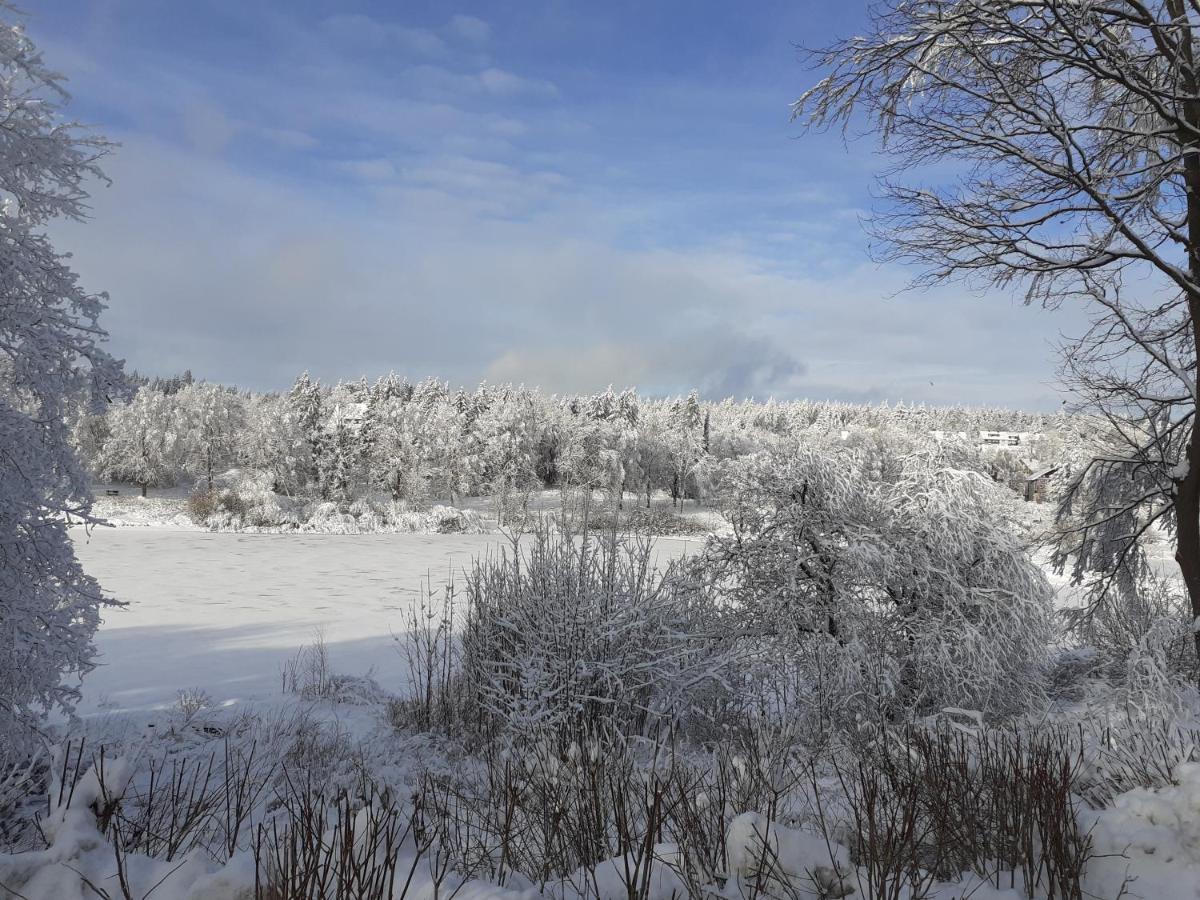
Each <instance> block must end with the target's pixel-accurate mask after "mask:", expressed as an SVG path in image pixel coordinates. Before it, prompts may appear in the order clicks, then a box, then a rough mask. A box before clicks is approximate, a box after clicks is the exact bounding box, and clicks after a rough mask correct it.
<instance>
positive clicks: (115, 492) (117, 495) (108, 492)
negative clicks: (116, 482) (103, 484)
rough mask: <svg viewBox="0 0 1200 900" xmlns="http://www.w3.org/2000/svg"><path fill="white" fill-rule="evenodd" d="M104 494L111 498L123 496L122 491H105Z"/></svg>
mask: <svg viewBox="0 0 1200 900" xmlns="http://www.w3.org/2000/svg"><path fill="white" fill-rule="evenodd" d="M104 493H106V494H107V495H108V496H110V497H119V496H120V495H121V492H120V491H105V492H104Z"/></svg>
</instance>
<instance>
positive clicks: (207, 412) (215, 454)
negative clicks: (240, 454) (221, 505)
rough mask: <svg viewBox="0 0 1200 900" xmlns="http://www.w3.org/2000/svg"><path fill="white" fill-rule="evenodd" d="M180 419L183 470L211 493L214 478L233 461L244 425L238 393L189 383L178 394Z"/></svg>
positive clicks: (207, 385) (207, 384) (213, 385)
mask: <svg viewBox="0 0 1200 900" xmlns="http://www.w3.org/2000/svg"><path fill="white" fill-rule="evenodd" d="M175 401H176V403H177V404H178V409H179V415H180V418H181V422H180V425H181V428H180V435H181V443H182V447H181V448H180V453H181V456H182V459H183V465H184V470H185V471H186V472H187V473H188V474H189V475H191V476H192V477H194V478H203V479H205V483H206V484H207V486H208V489H209V490H210V491H211V490H212V487H213V476H214V475H216V474H217V473H219V472H220V471H221V470H222V469H224V468H226V467H228V466H229V465H230V464H231V463H232V462H233V458H234V452H235V450H236V448H237V439H238V436H239V435H240V434H241V430H242V428H243V426H244V424H245V415H244V412H245V411H244V408H243V404H242V402H241V399H240V398H239V397H238V396H237V394H235V393H233V392H232V391H230V390H229V389H227V388H224V387H221V386H220V385H217V384H209V383H207V382H202V383H199V384H189V385H188V386H187V387H185V388H183V389H182V390H180V391H179V392H178V393H177V394H175Z"/></svg>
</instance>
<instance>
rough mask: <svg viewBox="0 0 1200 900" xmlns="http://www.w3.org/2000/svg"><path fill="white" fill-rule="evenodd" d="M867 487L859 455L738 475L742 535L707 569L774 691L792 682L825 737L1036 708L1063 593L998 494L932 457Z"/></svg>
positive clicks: (721, 547)
mask: <svg viewBox="0 0 1200 900" xmlns="http://www.w3.org/2000/svg"><path fill="white" fill-rule="evenodd" d="M870 476H871V470H870V467H869V465H867V466H865V465H864V459H863V457H861V456H859V455H856V454H852V453H849V452H847V453H844V454H839V455H833V454H829V453H822V452H815V451H811V450H802V451H799V452H796V453H794V454H790V455H787V456H766V455H762V456H755V457H751V458H749V459H747V460H740V461H734V462H731V463H728V464H727V471H726V472H725V473H724V477H723V478H722V483H723V485H724V490H725V498H724V499H725V505H726V510H727V513H726V514H727V516H728V518H729V520H730V523H731V525H732V529H733V530H732V533H731V534H729V535H716V536H713V537H711V538H710V539H709V541H708V544H707V547H706V549H705V552H704V553H703V555H702V556H701V558H700V559H699V560H698V561H697V563H696V566H697V572H698V573H699V575H700V576H701V577H702V578H703V579H704V580H705V582H706V583H707V584H708V586H709V588H710V589H711V590H713V591H715V592H716V594H717V596H719V597H720V598H721V599H723V600H724V601H725V602H727V603H729V604H731V605H733V606H735V607H736V608H737V610H738V613H739V620H740V621H741V623H742V629H741V630H742V633H743V634H744V635H745V637H746V639H747V640H749V641H753V642H754V643H755V646H756V648H757V649H758V650H759V653H760V658H761V659H762V660H763V663H762V664H763V666H764V667H765V673H764V679H765V682H766V687H767V688H769V689H770V690H772V691H774V690H776V689H777V686H778V684H779V682H780V676H781V673H783V672H785V671H791V672H792V673H793V675H792V678H793V683H794V684H795V686H796V688H797V691H798V692H799V696H797V697H796V698H795V700H796V703H797V708H796V709H794V710H790V711H787V714H796V715H801V716H808V717H810V718H811V717H817V719H816V721H817V722H818V724H820V725H822V726H824V725H825V724H830V723H832V724H841V725H844V726H852V725H854V724H855V723H856V722H861V721H863V720H866V721H870V722H875V723H876V724H878V723H880V722H886V721H895V720H897V719H902V718H905V717H908V716H911V715H913V714H916V715H923V714H927V713H930V712H936V711H937V710H939V709H941V708H943V707H947V706H953V707H965V708H969V709H975V710H980V711H983V712H984V713H986V714H987V715H989V716H992V715H1002V714H1007V713H1012V712H1016V711H1019V710H1022V709H1025V708H1028V707H1029V705H1030V704H1032V703H1035V702H1037V701H1038V700H1039V698H1040V697H1041V695H1042V690H1043V688H1042V680H1043V662H1044V659H1045V653H1046V647H1047V643H1048V640H1049V638H1050V635H1051V610H1050V600H1051V589H1050V586H1049V584H1048V582H1047V581H1046V579H1045V577H1044V576H1043V574H1042V573H1041V571H1040V570H1039V569H1038V568H1037V567H1036V566H1035V565H1034V564H1033V563H1032V562H1031V560H1030V559H1029V557H1028V556H1027V554H1026V553H1025V552H1024V550H1023V548H1022V547H1021V546H1020V545H1019V543H1018V541H1017V540H1016V538H1015V537H1014V536H1013V535H1012V534H1011V533H1010V532H1009V531H1008V530H1007V529H1006V528H1005V526H1004V523H1003V522H1002V521H1001V520H999V518H998V516H997V515H996V514H995V512H994V508H995V506H996V505H997V502H998V501H997V499H996V494H995V492H996V491H998V490H1001V489H1000V488H997V487H996V486H995V485H993V484H992V483H991V482H990V481H989V480H988V479H986V478H985V477H984V476H981V475H978V474H976V473H971V472H964V471H961V470H956V469H945V468H941V467H940V466H939V465H938V461H937V459H936V458H933V459H930V458H924V457H914V458H910V459H909V460H906V461H905V464H904V466H903V467H901V469H900V471H898V472H896V473H894V474H893V475H892V477H891V478H890V479H889V480H887V481H879V480H873V479H872V478H871V477H870ZM772 660H775V661H774V662H772ZM785 678H786V676H785Z"/></svg>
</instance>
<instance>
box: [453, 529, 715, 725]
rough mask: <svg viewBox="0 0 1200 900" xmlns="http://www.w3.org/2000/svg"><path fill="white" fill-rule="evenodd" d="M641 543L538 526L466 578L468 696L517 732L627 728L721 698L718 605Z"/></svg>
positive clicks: (673, 718) (664, 721)
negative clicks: (658, 563)
mask: <svg viewBox="0 0 1200 900" xmlns="http://www.w3.org/2000/svg"><path fill="white" fill-rule="evenodd" d="M652 558H653V556H652V548H651V545H650V543H649V542H648V541H646V540H623V539H620V538H618V537H617V536H615V535H611V534H610V535H608V536H607V537H605V538H596V537H588V536H584V537H582V538H576V537H574V536H573V535H571V534H569V533H566V532H563V531H558V530H552V529H550V528H548V527H545V526H542V527H539V528H538V529H537V530H536V531H534V532H533V533H532V534H531V535H529V536H527V538H526V541H525V542H524V543H514V546H513V548H512V549H511V550H510V551H507V552H505V553H503V554H502V555H501V556H500V557H499V558H497V559H487V560H483V561H477V562H476V564H475V566H474V568H473V569H472V570H471V571H470V572H469V573H468V577H467V583H466V591H465V593H466V599H467V608H466V622H465V626H464V631H463V636H462V671H461V690H462V692H463V694H464V702H465V703H467V704H468V705H471V706H474V707H477V708H478V709H479V710H480V711H481V715H482V717H483V718H484V719H485V720H489V721H490V722H491V723H492V724H493V725H495V726H496V727H497V728H499V730H501V731H502V732H505V733H508V734H510V735H512V736H513V737H520V738H522V739H533V738H540V737H545V736H553V738H554V739H555V740H558V741H560V742H569V741H571V740H578V739H580V738H581V736H583V735H585V734H595V733H597V732H607V733H611V734H619V735H630V734H638V733H643V732H646V731H651V730H654V729H655V728H657V727H659V726H663V725H669V724H672V723H675V722H678V721H679V720H680V719H682V718H683V717H685V716H688V715H692V714H693V713H694V712H695V711H698V710H699V709H700V708H701V707H703V706H704V705H705V704H707V703H717V702H720V700H719V697H720V695H722V694H723V690H724V684H725V678H726V674H727V671H728V667H729V665H730V661H731V656H730V653H729V650H728V642H727V641H726V640H725V638H724V635H723V628H722V627H721V620H720V615H719V612H718V610H716V608H715V607H713V606H712V605H710V604H709V603H708V602H707V600H706V599H705V597H704V595H703V594H702V593H701V592H699V591H697V590H696V588H695V585H693V584H692V583H691V582H690V580H688V579H687V578H685V577H684V573H683V572H682V571H681V570H680V569H677V568H675V567H670V568H668V569H667V570H666V571H665V572H663V573H662V574H658V573H657V572H655V570H654V568H653V566H652V564H651V561H652Z"/></svg>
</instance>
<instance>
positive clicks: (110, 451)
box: [96, 388, 182, 497]
mask: <svg viewBox="0 0 1200 900" xmlns="http://www.w3.org/2000/svg"><path fill="white" fill-rule="evenodd" d="M181 424H182V423H181V422H180V421H179V416H178V407H177V406H176V403H175V401H174V396H173V395H168V394H163V393H161V392H159V391H155V390H151V389H149V388H142V389H141V390H140V391H138V392H137V394H136V395H135V396H134V398H133V399H132V400H130V401H129V402H128V403H123V404H116V405H114V406H113V408H112V409H111V410H110V412H109V414H108V425H109V436H108V440H106V441H105V442H104V448H103V449H102V450H101V452H100V458H99V460H98V461H97V466H96V468H97V474H98V475H99V476H100V477H102V478H108V479H111V480H113V481H125V482H129V483H130V484H136V485H137V486H138V487H140V488H141V489H142V496H143V497H145V496H146V489H147V488H151V487H161V486H163V485H170V484H174V483H175V479H176V476H177V474H178V472H179V468H180V466H179V455H178V453H179V435H180V427H179V426H180V425H181Z"/></svg>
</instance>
